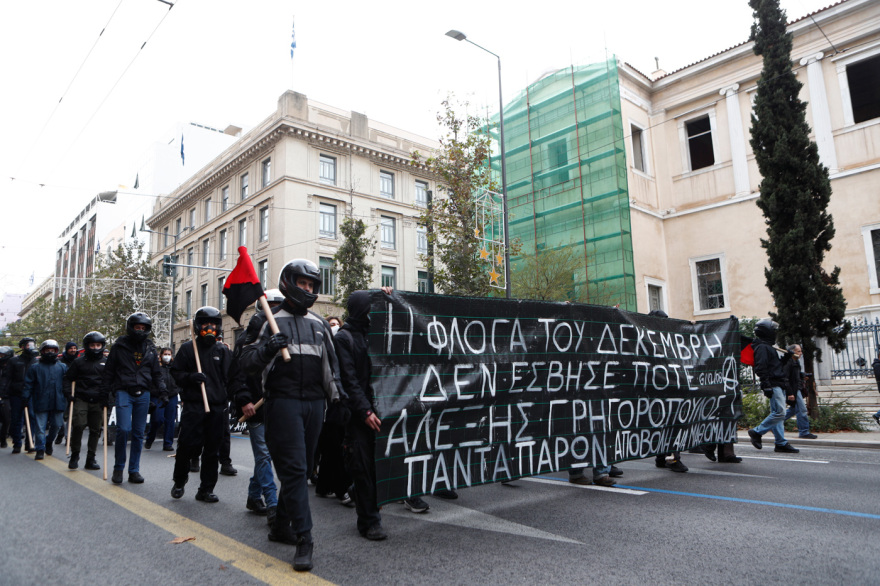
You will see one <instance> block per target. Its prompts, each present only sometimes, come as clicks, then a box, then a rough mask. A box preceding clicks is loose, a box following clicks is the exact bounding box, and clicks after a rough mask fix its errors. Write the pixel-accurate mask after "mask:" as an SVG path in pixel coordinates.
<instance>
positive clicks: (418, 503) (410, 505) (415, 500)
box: [403, 496, 431, 513]
mask: <svg viewBox="0 0 880 586" xmlns="http://www.w3.org/2000/svg"><path fill="white" fill-rule="evenodd" d="M403 506H404V507H406V508H407V510H408V511H411V512H413V513H427V512H428V509H430V508H431V507H430V506H429V505H428V503H426V502H425V501H424V500H422V498H421V497H417V496H414V497H412V498H408V499H405V500H404V501H403Z"/></svg>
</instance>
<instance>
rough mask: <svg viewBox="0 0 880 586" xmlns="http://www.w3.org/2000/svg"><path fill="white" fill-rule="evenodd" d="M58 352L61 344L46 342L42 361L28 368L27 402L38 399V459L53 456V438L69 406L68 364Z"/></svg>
mask: <svg viewBox="0 0 880 586" xmlns="http://www.w3.org/2000/svg"><path fill="white" fill-rule="evenodd" d="M58 350H59V348H58V342H56V341H55V340H45V341H43V343H42V344H40V359H39V361H38V362H37V363H36V364H34V365H33V366H31V367H30V368H28V370H27V373H26V374H25V377H24V386H23V387H22V390H21V397H22V400H23V401H24V402H25V403H27V402H28V400H29V399H30V398H31V397H32V396H33V399H34V400H33V407H34V416H35V417H34V421H33V423H34V433H35V435H36V440H35V442H34V443H35V444H36V448H37V455H36V456H34V460H42V459H43V454H44V453H45V454H49V455H50V456H51V455H52V439H53V438H54V437H55V435H56V434H57V433H58V429H59V428H60V427H61V425H62V422H63V419H62V414H63V413H64V410H65V409H64V408H65V407H66V406H67V400H66V399H65V398H64V384H65V383H64V374H65V373H66V372H67V365H66V364H64V363H63V362H59V361H58ZM47 430H48V434H47V433H46V432H47ZM47 438H48V441H47Z"/></svg>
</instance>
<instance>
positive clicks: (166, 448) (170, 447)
mask: <svg viewBox="0 0 880 586" xmlns="http://www.w3.org/2000/svg"><path fill="white" fill-rule="evenodd" d="M162 451H163V452H173V451H174V446H162Z"/></svg>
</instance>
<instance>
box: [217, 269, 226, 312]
mask: <svg viewBox="0 0 880 586" xmlns="http://www.w3.org/2000/svg"><path fill="white" fill-rule="evenodd" d="M225 284H226V277H218V278H217V309H219V310H220V311H223V310H224V309H226V295H224V294H223V285H225Z"/></svg>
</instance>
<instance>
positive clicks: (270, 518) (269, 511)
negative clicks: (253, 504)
mask: <svg viewBox="0 0 880 586" xmlns="http://www.w3.org/2000/svg"><path fill="white" fill-rule="evenodd" d="M277 515H278V507H277V506H273V507H266V524H267V525H269V527H272V526H273V525H275V517H276V516H277Z"/></svg>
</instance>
